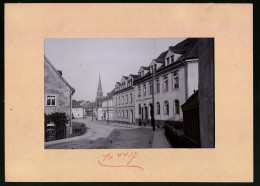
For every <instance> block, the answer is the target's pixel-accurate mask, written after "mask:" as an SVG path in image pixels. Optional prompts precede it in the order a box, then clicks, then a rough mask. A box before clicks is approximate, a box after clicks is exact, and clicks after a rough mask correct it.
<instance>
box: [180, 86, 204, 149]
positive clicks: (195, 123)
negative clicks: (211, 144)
mask: <svg viewBox="0 0 260 186" xmlns="http://www.w3.org/2000/svg"><path fill="white" fill-rule="evenodd" d="M182 111H183V127H184V129H183V131H184V139H185V141H186V143H188V144H189V146H190V147H200V119H199V100H198V91H197V92H195V93H194V94H193V95H192V96H191V97H190V98H189V99H188V100H187V101H186V103H184V104H183V105H182Z"/></svg>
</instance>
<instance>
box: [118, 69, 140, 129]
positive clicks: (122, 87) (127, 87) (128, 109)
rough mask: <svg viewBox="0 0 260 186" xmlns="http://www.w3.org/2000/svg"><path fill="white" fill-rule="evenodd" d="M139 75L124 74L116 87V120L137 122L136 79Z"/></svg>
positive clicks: (119, 121)
mask: <svg viewBox="0 0 260 186" xmlns="http://www.w3.org/2000/svg"><path fill="white" fill-rule="evenodd" d="M137 78H138V76H137V75H133V74H130V75H129V76H123V77H122V78H121V81H120V82H117V83H116V85H115V89H114V96H113V100H114V101H113V102H114V121H116V122H118V123H130V124H133V123H135V91H134V85H133V83H134V81H135V80H136V79H137Z"/></svg>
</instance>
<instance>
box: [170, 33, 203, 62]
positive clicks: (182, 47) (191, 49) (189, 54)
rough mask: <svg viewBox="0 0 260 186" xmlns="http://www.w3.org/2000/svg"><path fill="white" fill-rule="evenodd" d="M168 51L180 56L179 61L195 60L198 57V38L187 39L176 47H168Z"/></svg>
mask: <svg viewBox="0 0 260 186" xmlns="http://www.w3.org/2000/svg"><path fill="white" fill-rule="evenodd" d="M169 50H170V51H172V52H174V53H177V54H182V55H181V57H180V59H188V58H197V57H198V56H199V50H198V38H187V39H185V40H183V41H182V42H180V43H178V44H177V45H175V46H171V47H169Z"/></svg>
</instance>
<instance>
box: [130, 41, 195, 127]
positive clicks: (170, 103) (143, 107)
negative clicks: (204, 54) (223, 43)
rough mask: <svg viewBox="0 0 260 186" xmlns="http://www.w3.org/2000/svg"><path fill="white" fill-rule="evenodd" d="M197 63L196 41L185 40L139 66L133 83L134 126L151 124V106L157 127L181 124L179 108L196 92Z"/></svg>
mask: <svg viewBox="0 0 260 186" xmlns="http://www.w3.org/2000/svg"><path fill="white" fill-rule="evenodd" d="M198 62H199V60H198V39H195V38H192V39H191V38H188V39H185V40H184V41H182V42H180V43H179V44H177V45H175V46H171V47H169V49H168V50H167V51H165V52H163V53H162V54H160V56H159V57H158V58H156V59H154V60H152V62H151V64H150V66H149V67H141V68H140V69H139V72H138V74H139V78H138V79H137V80H136V81H135V82H134V85H135V94H136V98H135V116H136V123H138V124H139V125H150V124H151V108H152V107H153V104H154V116H155V124H156V125H161V124H164V122H165V121H170V122H182V121H183V114H182V111H181V109H180V106H181V105H182V104H184V103H185V102H186V100H187V99H188V97H189V96H190V95H192V94H193V92H194V91H195V90H198ZM153 91H154V94H153ZM153 95H154V100H153V99H152V98H153Z"/></svg>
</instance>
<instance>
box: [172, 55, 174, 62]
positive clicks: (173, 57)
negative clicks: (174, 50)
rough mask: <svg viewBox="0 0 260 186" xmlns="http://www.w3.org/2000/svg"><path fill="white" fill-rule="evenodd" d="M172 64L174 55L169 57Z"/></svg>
mask: <svg viewBox="0 0 260 186" xmlns="http://www.w3.org/2000/svg"><path fill="white" fill-rule="evenodd" d="M173 62H174V55H172V56H171V63H173Z"/></svg>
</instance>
